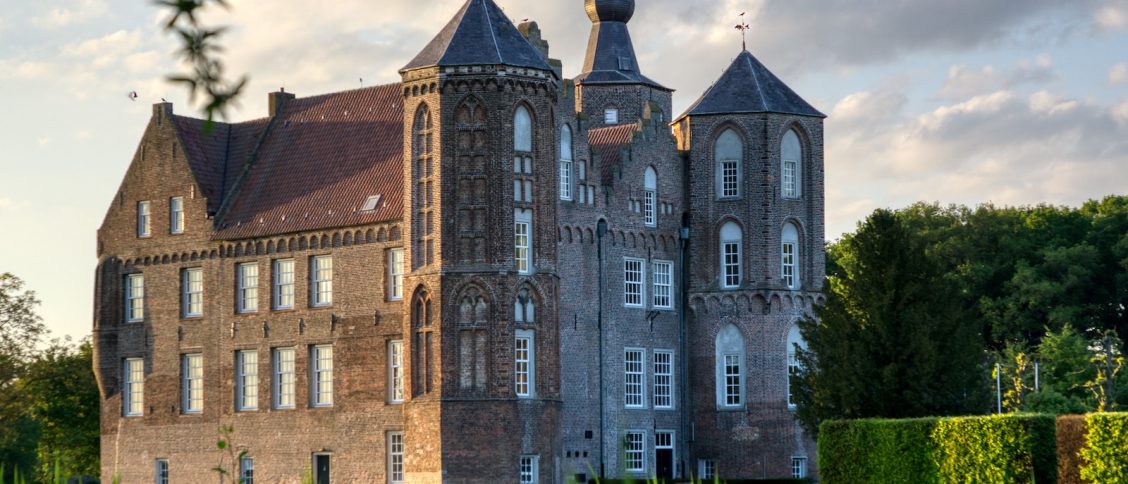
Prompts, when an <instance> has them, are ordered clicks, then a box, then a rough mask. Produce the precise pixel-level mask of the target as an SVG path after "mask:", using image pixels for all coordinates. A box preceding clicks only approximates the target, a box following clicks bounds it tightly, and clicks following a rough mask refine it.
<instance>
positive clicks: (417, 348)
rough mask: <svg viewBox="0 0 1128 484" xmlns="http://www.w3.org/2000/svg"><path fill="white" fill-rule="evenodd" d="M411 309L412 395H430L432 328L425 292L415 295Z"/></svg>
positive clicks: (432, 354)
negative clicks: (412, 334)
mask: <svg viewBox="0 0 1128 484" xmlns="http://www.w3.org/2000/svg"><path fill="white" fill-rule="evenodd" d="M414 300H415V301H414V304H413V309H412V315H411V318H412V325H413V326H414V327H415V341H414V342H413V343H412V355H413V356H412V358H413V359H412V366H411V374H412V387H411V388H412V389H411V393H412V395H417V396H418V395H423V394H427V393H430V392H431V390H432V385H433V378H434V366H433V365H434V363H433V362H432V358H433V357H434V352H435V351H434V348H433V347H432V345H434V328H433V327H432V325H431V298H430V297H429V296H428V295H427V292H426V291H422V290H419V291H417V292H416V293H415V296H414Z"/></svg>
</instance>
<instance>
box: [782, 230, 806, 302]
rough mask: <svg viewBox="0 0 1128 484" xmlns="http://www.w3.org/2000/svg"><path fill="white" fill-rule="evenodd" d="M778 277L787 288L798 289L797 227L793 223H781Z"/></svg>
mask: <svg viewBox="0 0 1128 484" xmlns="http://www.w3.org/2000/svg"><path fill="white" fill-rule="evenodd" d="M779 251H780V272H779V273H780V277H782V278H783V285H784V286H785V287H787V288H788V289H799V287H800V285H801V284H800V279H799V229H797V228H795V224H793V223H791V222H788V223H786V224H783V230H782V231H781V233H780V249H779Z"/></svg>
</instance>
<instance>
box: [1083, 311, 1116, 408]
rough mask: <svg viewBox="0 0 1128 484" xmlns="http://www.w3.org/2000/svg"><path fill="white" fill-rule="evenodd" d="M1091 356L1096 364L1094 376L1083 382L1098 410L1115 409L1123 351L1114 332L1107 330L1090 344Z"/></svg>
mask: <svg viewBox="0 0 1128 484" xmlns="http://www.w3.org/2000/svg"><path fill="white" fill-rule="evenodd" d="M1092 350H1093V356H1092V359H1091V360H1090V361H1092V362H1093V365H1095V366H1096V369H1097V371H1096V377H1095V378H1093V379H1092V380H1091V381H1089V382H1087V383H1086V384H1085V387H1086V388H1088V389H1089V391H1090V392H1092V393H1093V398H1094V399H1095V400H1096V405H1097V408H1096V410H1097V411H1098V412H1108V411H1112V410H1115V409H1116V406H1117V405H1116V401H1115V399H1114V398H1115V397H1116V396H1117V391H1116V383H1117V380H1118V375H1119V374H1120V370H1121V369H1123V368H1124V353H1123V351H1121V348H1120V339H1119V338H1118V337H1117V336H1116V332H1114V331H1112V330H1109V331H1106V332H1104V333H1103V334H1101V336H1100V337H1099V338H1097V339H1096V341H1094V342H1093V344H1092Z"/></svg>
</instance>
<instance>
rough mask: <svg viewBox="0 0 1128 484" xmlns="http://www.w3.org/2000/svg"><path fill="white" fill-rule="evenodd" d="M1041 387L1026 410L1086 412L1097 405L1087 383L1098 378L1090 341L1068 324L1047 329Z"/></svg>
mask: <svg viewBox="0 0 1128 484" xmlns="http://www.w3.org/2000/svg"><path fill="white" fill-rule="evenodd" d="M1037 359H1038V363H1039V370H1040V371H1039V375H1040V378H1039V386H1040V387H1041V388H1040V389H1039V390H1038V391H1036V392H1034V393H1032V394H1030V396H1029V397H1028V398H1027V401H1026V405H1024V406H1023V410H1026V411H1028V412H1042V413H1057V414H1063V413H1084V412H1086V411H1088V410H1090V409H1092V408H1093V405H1092V396H1091V395H1090V394H1089V391H1088V390H1087V389H1086V388H1085V383H1086V382H1088V381H1091V380H1093V379H1094V378H1096V368H1095V367H1094V366H1093V365H1092V363H1091V362H1090V361H1089V359H1090V354H1089V342H1088V341H1087V340H1086V339H1085V336H1084V335H1083V334H1081V333H1080V332H1078V331H1077V330H1075V329H1073V325H1070V324H1066V325H1065V326H1063V327H1062V328H1061V330H1059V331H1051V330H1046V336H1045V337H1043V338H1042V342H1041V343H1039V344H1038V349H1037Z"/></svg>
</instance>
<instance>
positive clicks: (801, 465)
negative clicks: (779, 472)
mask: <svg viewBox="0 0 1128 484" xmlns="http://www.w3.org/2000/svg"><path fill="white" fill-rule="evenodd" d="M791 477H793V478H795V479H802V478H804V477H807V458H806V457H802V456H795V457H792V458H791Z"/></svg>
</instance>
